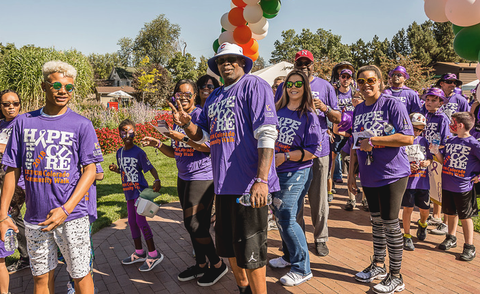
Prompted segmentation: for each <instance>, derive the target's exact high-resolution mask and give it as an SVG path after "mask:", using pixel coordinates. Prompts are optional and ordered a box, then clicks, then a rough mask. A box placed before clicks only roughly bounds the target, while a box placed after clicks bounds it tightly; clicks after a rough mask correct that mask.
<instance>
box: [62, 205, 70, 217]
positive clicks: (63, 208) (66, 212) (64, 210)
mask: <svg viewBox="0 0 480 294" xmlns="http://www.w3.org/2000/svg"><path fill="white" fill-rule="evenodd" d="M60 207H61V208H62V210H63V212H65V214H66V215H67V216H69V215H70V213H68V211H67V210H66V209H65V207H64V206H63V205H62V206H60Z"/></svg>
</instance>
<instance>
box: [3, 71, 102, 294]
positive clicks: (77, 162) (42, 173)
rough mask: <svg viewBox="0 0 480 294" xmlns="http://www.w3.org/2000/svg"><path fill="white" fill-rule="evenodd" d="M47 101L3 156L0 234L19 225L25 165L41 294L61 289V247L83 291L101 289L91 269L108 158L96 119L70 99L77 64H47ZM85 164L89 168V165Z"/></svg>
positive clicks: (18, 129) (19, 123)
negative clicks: (15, 210) (95, 210)
mask: <svg viewBox="0 0 480 294" xmlns="http://www.w3.org/2000/svg"><path fill="white" fill-rule="evenodd" d="M42 73H43V78H44V81H43V82H42V90H43V91H44V92H45V106H44V107H42V108H41V109H38V110H36V111H32V112H29V113H25V114H23V115H20V116H19V117H18V119H17V120H16V122H15V124H14V126H13V129H12V134H11V136H10V141H9V142H8V145H7V147H6V149H5V154H4V156H3V160H2V163H3V164H4V165H6V166H8V169H7V173H6V175H5V184H4V187H3V193H2V196H1V200H0V220H1V222H0V235H1V238H2V240H3V239H4V236H5V232H6V231H7V230H8V229H10V228H11V229H13V230H14V231H18V229H17V227H16V226H15V225H14V223H13V222H12V220H11V219H10V218H9V217H8V206H9V203H10V200H11V198H12V195H13V192H14V188H15V184H16V182H17V181H18V177H19V175H20V170H21V169H23V172H24V175H25V190H26V201H25V203H26V208H27V210H26V212H25V218H24V220H25V235H26V239H27V245H28V254H29V256H30V267H31V269H32V274H33V276H34V293H36V294H38V293H54V271H55V268H56V266H57V263H58V262H57V248H59V249H60V251H61V252H62V254H63V256H64V258H65V261H66V264H67V271H68V272H69V274H70V276H71V277H72V278H73V279H74V281H75V289H76V290H77V292H79V293H93V292H94V287H93V279H92V276H91V275H90V234H89V216H88V199H87V198H85V197H84V196H85V194H86V193H87V191H88V189H89V188H90V186H91V185H92V184H93V181H94V179H95V174H96V168H95V163H97V162H101V161H103V157H102V152H101V149H100V146H99V144H98V140H97V136H96V134H95V130H94V129H93V126H92V123H91V122H90V121H89V120H88V119H86V118H85V117H83V116H81V115H79V114H77V113H75V112H73V111H72V110H71V109H70V108H68V106H67V104H68V102H69V101H70V100H71V99H72V94H73V91H74V90H75V85H74V83H75V78H76V76H77V71H76V70H75V68H74V67H73V66H71V65H69V64H67V63H65V62H61V61H50V62H47V63H45V64H44V66H43V68H42ZM82 168H83V171H84V172H83V174H82V172H81V169H82Z"/></svg>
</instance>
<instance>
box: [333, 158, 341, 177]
mask: <svg viewBox="0 0 480 294" xmlns="http://www.w3.org/2000/svg"><path fill="white" fill-rule="evenodd" d="M332 179H334V180H341V179H342V156H341V155H340V153H337V157H335V169H334V172H333V177H332Z"/></svg>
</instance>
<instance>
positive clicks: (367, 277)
mask: <svg viewBox="0 0 480 294" xmlns="http://www.w3.org/2000/svg"><path fill="white" fill-rule="evenodd" d="M386 276H387V270H386V268H385V264H383V267H379V266H378V265H376V264H375V262H373V261H372V263H371V264H370V265H369V266H368V267H367V268H366V269H364V270H363V271H361V272H359V273H357V274H356V275H355V280H357V281H359V282H362V283H370V282H371V281H373V280H374V279H383V278H385V277H386Z"/></svg>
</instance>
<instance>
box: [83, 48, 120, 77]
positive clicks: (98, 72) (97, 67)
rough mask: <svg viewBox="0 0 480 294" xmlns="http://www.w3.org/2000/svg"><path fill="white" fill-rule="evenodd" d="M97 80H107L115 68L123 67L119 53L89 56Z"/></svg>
mask: <svg viewBox="0 0 480 294" xmlns="http://www.w3.org/2000/svg"><path fill="white" fill-rule="evenodd" d="M88 61H90V64H91V65H92V68H93V73H94V77H95V79H107V78H108V76H109V75H110V73H111V72H112V69H113V68H114V67H115V66H122V61H121V59H120V56H118V54H117V53H106V54H95V53H92V54H90V55H89V56H88Z"/></svg>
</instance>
